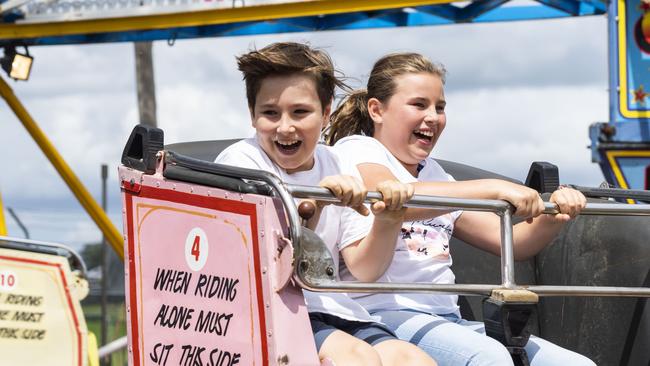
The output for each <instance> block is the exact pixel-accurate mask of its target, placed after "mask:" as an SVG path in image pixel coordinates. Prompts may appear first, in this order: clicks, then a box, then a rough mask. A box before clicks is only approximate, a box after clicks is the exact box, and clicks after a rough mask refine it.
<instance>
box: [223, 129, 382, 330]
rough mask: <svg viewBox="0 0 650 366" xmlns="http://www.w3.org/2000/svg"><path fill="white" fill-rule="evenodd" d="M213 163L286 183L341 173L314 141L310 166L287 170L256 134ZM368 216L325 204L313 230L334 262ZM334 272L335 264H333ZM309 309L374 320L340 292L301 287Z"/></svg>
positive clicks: (366, 226) (366, 225)
mask: <svg viewBox="0 0 650 366" xmlns="http://www.w3.org/2000/svg"><path fill="white" fill-rule="evenodd" d="M215 163H220V164H227V165H233V166H238V167H242V168H250V169H259V170H264V171H268V172H271V173H273V174H275V175H277V176H278V177H279V178H280V179H282V181H284V182H286V183H289V184H301V185H310V186H317V185H318V183H319V182H320V181H321V180H322V179H323V178H325V177H327V176H330V175H338V174H341V166H340V163H339V160H338V159H337V157H336V155H335V154H334V153H333V152H332V149H331V148H330V147H328V146H324V145H320V144H319V145H317V146H316V150H315V151H314V167H313V168H312V169H310V170H307V171H301V172H296V173H293V174H287V172H286V171H285V170H284V169H282V168H280V167H278V166H277V165H276V164H274V163H273V162H272V161H271V159H269V157H268V155H267V154H266V153H265V152H264V150H262V148H261V147H260V145H259V143H258V142H257V140H256V138H249V139H245V140H242V141H239V142H237V143H235V144H233V145H231V146H229V147H228V148H226V149H225V150H224V151H223V152H221V154H219V156H217V158H216V159H215ZM371 225H372V218H368V217H364V216H361V215H360V214H358V213H356V212H355V211H354V210H352V209H350V208H348V207H341V206H335V205H328V206H325V208H323V211H322V213H321V216H320V220H319V221H318V225H317V226H316V230H315V232H316V234H318V236H320V237H321V239H323V242H325V244H326V245H327V248H328V249H329V250H330V252H331V253H332V257H333V258H334V264H335V266H338V263H339V251H340V250H342V249H343V248H345V247H346V246H348V245H350V244H352V243H354V242H356V241H357V240H360V239H362V238H364V237H365V236H366V235H367V234H368V232H369V231H370V227H371ZM335 270H336V272H335V273H338V272H339V271H338V267H337V268H335ZM303 294H304V296H305V301H306V302H307V309H308V311H309V312H321V313H327V314H331V315H335V316H338V317H340V318H343V319H347V320H354V321H364V322H368V321H377V318H376V317H372V316H371V315H370V314H368V312H367V311H366V310H365V309H364V308H363V307H362V306H361V305H359V304H358V303H357V302H356V301H354V300H352V299H351V298H350V297H349V296H348V295H347V294H344V293H324V292H311V291H303Z"/></svg>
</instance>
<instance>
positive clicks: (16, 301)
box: [0, 248, 87, 366]
mask: <svg viewBox="0 0 650 366" xmlns="http://www.w3.org/2000/svg"><path fill="white" fill-rule="evenodd" d="M79 291H83V290H80V289H79V288H78V286H77V278H76V276H74V275H72V273H71V272H70V266H69V264H68V262H67V259H66V258H64V257H60V256H55V255H47V254H40V253H32V252H26V251H19V250H12V249H5V248H0V349H2V356H0V363H2V365H51V366H56V365H61V366H64V365H65V366H72V365H74V366H83V365H86V364H87V356H86V336H87V328H86V322H85V319H84V317H83V314H82V311H81V306H80V304H79V297H80V295H81V293H80V292H79Z"/></svg>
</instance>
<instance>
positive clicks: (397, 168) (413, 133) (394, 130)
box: [328, 53, 593, 366]
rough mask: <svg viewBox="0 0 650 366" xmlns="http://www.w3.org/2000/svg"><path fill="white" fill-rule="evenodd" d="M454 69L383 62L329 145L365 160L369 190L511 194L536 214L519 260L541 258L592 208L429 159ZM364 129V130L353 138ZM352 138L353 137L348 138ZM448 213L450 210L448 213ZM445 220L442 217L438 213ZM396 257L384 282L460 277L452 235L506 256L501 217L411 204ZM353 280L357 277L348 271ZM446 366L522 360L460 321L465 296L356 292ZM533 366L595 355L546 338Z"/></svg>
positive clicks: (521, 208)
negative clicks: (393, 183)
mask: <svg viewBox="0 0 650 366" xmlns="http://www.w3.org/2000/svg"><path fill="white" fill-rule="evenodd" d="M444 80H445V70H444V68H443V67H442V66H441V65H436V64H433V63H431V62H430V61H429V60H427V59H426V58H425V57H423V56H422V55H419V54H415V53H401V54H391V55H387V56H385V57H383V58H381V59H380V60H379V61H377V63H375V65H374V67H373V69H372V72H371V74H370V78H369V80H368V86H367V91H366V90H363V91H357V92H355V93H353V94H351V95H350V96H348V98H347V99H346V100H344V101H343V102H342V104H341V105H340V106H339V108H338V110H337V111H336V112H335V113H334V114H333V115H332V118H331V127H330V130H329V136H328V142H329V143H330V144H334V143H336V145H335V150H337V153H339V155H340V156H342V157H343V156H344V157H345V158H346V159H347V160H348V161H351V162H352V165H353V166H354V165H356V167H357V168H358V171H359V173H360V174H361V178H362V179H363V181H364V182H365V184H366V186H367V188H368V189H370V190H372V189H374V188H375V187H376V186H377V183H378V182H380V181H382V180H386V179H398V180H400V181H402V182H404V183H411V184H413V185H414V187H415V192H416V194H429V195H439V196H441V195H442V196H452V197H464V198H485V199H501V200H507V201H509V202H510V203H511V204H513V205H514V206H515V208H516V215H517V216H520V217H524V218H526V219H527V220H526V221H525V222H522V223H520V224H518V225H516V226H515V228H514V242H515V248H514V252H515V258H516V259H518V260H522V259H526V258H529V257H531V256H534V255H535V254H536V253H537V252H539V251H540V250H541V249H543V248H544V246H545V245H546V244H548V243H549V242H550V241H551V240H552V239H553V238H554V237H555V235H556V234H557V233H558V232H559V230H560V229H561V227H562V225H563V223H564V222H566V221H567V220H569V219H570V218H571V217H574V216H575V215H577V214H578V213H579V212H580V210H581V209H582V208H583V207H584V205H585V203H586V200H585V198H584V196H583V195H582V194H581V193H580V192H577V191H575V190H572V189H561V190H558V191H556V192H554V193H553V194H552V196H551V198H550V201H551V202H554V203H556V204H558V206H559V208H560V211H561V213H560V214H558V215H555V216H552V215H540V214H541V212H542V211H543V209H544V206H543V205H544V203H543V201H542V200H541V198H540V197H539V195H538V194H537V192H536V191H534V190H532V189H529V188H527V187H524V186H521V185H517V184H513V183H509V182H505V181H500V180H493V179H485V180H476V181H465V182H455V181H454V180H453V178H452V177H451V176H449V175H448V174H447V173H446V172H445V171H444V170H443V169H442V167H440V165H438V164H437V163H436V161H435V160H434V159H433V158H431V157H429V154H430V153H431V150H432V149H433V147H434V146H435V143H436V141H437V140H438V138H439V137H440V135H441V134H442V131H443V130H444V128H445V124H446V117H445V105H446V101H445V95H444V89H443V86H444ZM349 135H354V136H349ZM345 136H349V137H345ZM441 213H442V215H441V216H438V215H440V214H441ZM436 216H438V217H436ZM406 220H407V221H410V222H405V223H404V226H403V228H402V233H401V237H400V238H399V240H398V244H397V247H396V249H395V254H394V257H393V262H392V264H391V265H390V267H389V269H388V270H387V271H386V273H385V274H384V276H383V277H382V279H380V281H382V280H383V281H388V282H390V281H394V282H433V283H453V282H454V274H453V272H452V270H451V268H450V266H451V264H452V259H451V255H450V253H449V240H450V237H451V235H452V234H453V235H455V236H457V237H459V238H460V239H462V240H464V241H466V242H467V243H470V244H472V245H474V246H476V247H478V248H480V249H483V250H486V251H488V252H491V253H493V254H495V255H499V254H500V229H499V220H498V218H497V216H496V215H494V214H492V213H483V212H471V211H468V212H458V211H457V212H451V213H444V212H440V211H437V212H436V211H433V210H426V209H408V210H407V213H406ZM341 276H342V277H343V278H348V279H353V278H354V276H353V274H352V273H350V272H349V271H346V270H345V268H343V269H342V272H341ZM351 296H353V297H354V298H355V299H356V300H357V301H358V302H359V303H360V304H361V305H363V306H364V307H365V308H366V309H367V310H368V311H369V312H370V313H371V314H372V315H377V316H379V317H380V319H381V320H382V322H384V323H385V324H387V325H388V326H389V327H390V328H391V329H392V330H393V331H395V333H396V334H397V336H398V337H399V338H400V339H404V340H408V341H410V342H412V343H414V344H416V345H418V346H419V347H421V348H422V349H424V350H425V351H426V352H427V353H429V354H430V355H431V356H432V357H434V358H435V359H436V360H437V361H438V362H440V363H441V364H444V365H509V364H510V365H512V359H511V357H510V355H509V353H508V351H507V350H506V348H505V347H504V346H503V345H502V344H501V343H499V342H498V341H496V340H494V339H492V338H490V337H487V336H485V335H484V333H485V330H484V324H483V323H479V322H470V321H466V320H464V319H461V318H460V313H459V311H458V306H457V296H453V295H436V296H431V295H426V294H371V295H351ZM526 351H527V353H528V357H529V359H530V361H531V365H536V366H539V365H558V364H568V365H593V362H591V361H590V360H589V359H587V358H585V357H583V356H581V355H579V354H576V353H574V352H571V351H568V350H565V349H563V348H561V347H558V346H556V345H554V344H552V343H550V342H548V341H545V340H543V339H541V338H537V337H531V339H530V341H529V342H528V344H527V346H526Z"/></svg>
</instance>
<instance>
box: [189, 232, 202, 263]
mask: <svg viewBox="0 0 650 366" xmlns="http://www.w3.org/2000/svg"><path fill="white" fill-rule="evenodd" d="M191 253H192V255H193V256H194V259H195V260H196V261H198V260H199V256H200V255H201V237H200V236H198V235H196V236H195V237H194V244H192V252H191Z"/></svg>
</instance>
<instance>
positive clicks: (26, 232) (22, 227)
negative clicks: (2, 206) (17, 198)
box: [7, 207, 29, 239]
mask: <svg viewBox="0 0 650 366" xmlns="http://www.w3.org/2000/svg"><path fill="white" fill-rule="evenodd" d="M7 212H9V215H11V217H13V218H14V220H16V224H18V226H19V227H20V230H22V231H23V233H24V234H25V239H29V230H27V227H25V225H23V222H22V221H20V218H18V215H16V213H15V212H14V210H12V209H11V207H7Z"/></svg>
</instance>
